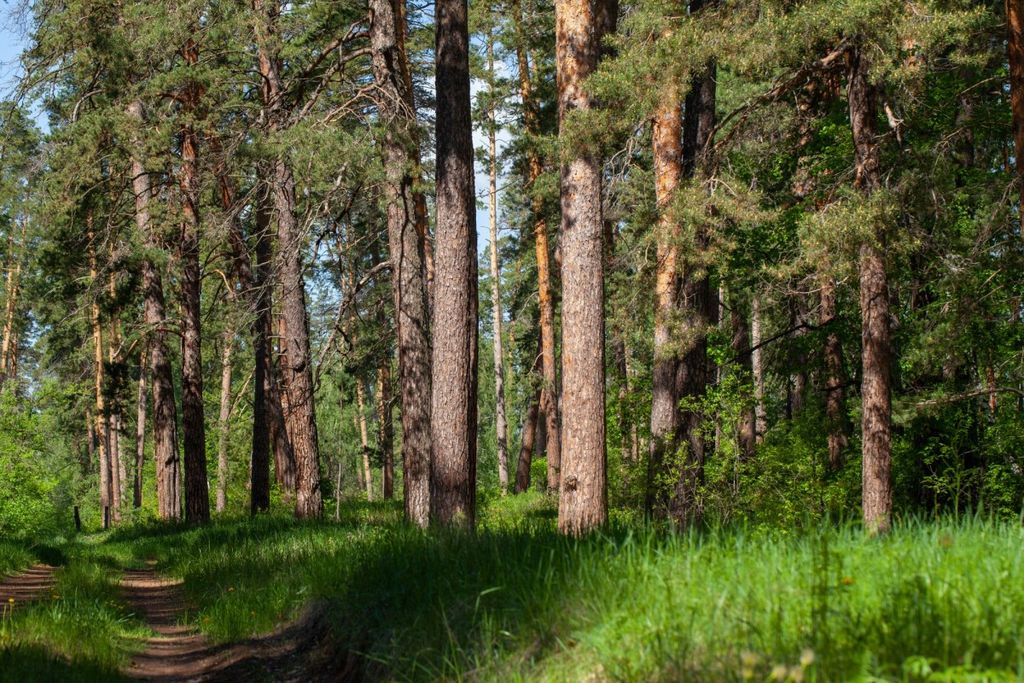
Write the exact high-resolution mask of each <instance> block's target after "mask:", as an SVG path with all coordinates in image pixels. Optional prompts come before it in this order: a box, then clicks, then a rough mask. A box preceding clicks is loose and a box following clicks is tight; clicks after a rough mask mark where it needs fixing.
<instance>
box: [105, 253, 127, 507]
mask: <svg viewBox="0 0 1024 683" xmlns="http://www.w3.org/2000/svg"><path fill="white" fill-rule="evenodd" d="M109 291H110V297H111V300H116V296H117V282H116V280H115V278H114V275H113V273H112V274H111V276H110V282H109ZM117 316H118V313H117V312H115V313H114V314H113V316H112V317H111V321H110V338H109V342H108V344H107V360H108V361H109V362H110V367H111V368H115V367H116V366H117V365H118V364H119V362H120V355H119V354H120V351H119V347H120V346H121V329H120V321H119V320H118V317H117ZM118 377H119V375H118V374H117V373H116V371H114V372H112V373H111V376H110V378H109V379H110V380H114V381H111V382H110V385H111V386H110V395H111V399H110V402H109V405H108V407H107V413H108V415H109V417H108V426H109V427H108V428H109V430H110V431H109V435H108V440H109V446H108V454H107V459H108V461H109V463H110V507H111V519H112V520H113V522H114V523H115V524H118V523H120V522H121V504H122V501H123V500H124V480H125V476H124V457H123V452H122V448H121V445H122V444H121V442H122V441H123V433H122V418H121V412H122V411H121V391H120V388H121V387H120V382H119V381H118Z"/></svg>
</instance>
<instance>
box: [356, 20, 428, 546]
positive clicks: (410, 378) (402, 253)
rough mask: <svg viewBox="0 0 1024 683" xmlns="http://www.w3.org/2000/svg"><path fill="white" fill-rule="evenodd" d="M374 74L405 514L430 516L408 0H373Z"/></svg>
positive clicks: (423, 243)
mask: <svg viewBox="0 0 1024 683" xmlns="http://www.w3.org/2000/svg"><path fill="white" fill-rule="evenodd" d="M370 9H371V17H372V18H371V21H370V44H371V47H372V51H373V59H372V64H373V74H374V79H375V81H376V85H377V87H378V89H379V90H380V92H381V97H380V102H379V105H378V106H379V109H380V116H381V118H382V119H385V120H388V121H391V125H389V126H387V128H386V130H385V133H384V136H383V144H382V151H383V155H384V161H385V173H386V177H387V182H386V183H385V189H384V191H385V197H386V199H387V221H388V252H389V255H390V259H391V285H392V291H393V297H394V301H395V319H396V327H397V333H396V334H397V340H398V383H399V395H400V400H401V413H400V414H401V419H402V473H403V485H404V492H403V497H404V506H405V519H406V521H408V522H410V523H412V524H415V525H416V526H420V527H425V526H426V525H427V523H428V521H429V518H430V457H431V456H430V450H431V449H430V407H431V394H432V392H431V386H430V382H431V376H430V375H431V371H430V355H431V351H430V332H429V330H430V321H429V314H430V307H429V299H428V285H427V280H428V272H427V258H426V247H427V226H426V217H427V216H426V203H425V200H424V197H423V193H422V192H420V191H418V190H417V189H416V188H417V184H418V180H419V174H418V169H419V150H418V146H417V145H418V137H419V136H418V134H417V128H416V113H415V109H414V108H413V95H412V79H411V75H410V72H409V63H408V58H407V55H406V51H405V17H404V14H403V11H404V2H403V0H370Z"/></svg>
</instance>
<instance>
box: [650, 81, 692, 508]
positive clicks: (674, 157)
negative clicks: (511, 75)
mask: <svg viewBox="0 0 1024 683" xmlns="http://www.w3.org/2000/svg"><path fill="white" fill-rule="evenodd" d="M663 93H664V94H663V96H662V98H661V101H660V103H659V105H658V108H657V110H656V111H655V113H654V129H653V132H652V135H651V141H652V145H653V154H654V191H655V198H656V200H657V203H658V209H659V211H660V216H659V218H658V224H657V226H656V227H655V230H656V233H655V234H656V236H657V250H656V260H655V266H654V268H655V270H654V368H653V371H652V378H651V441H650V454H649V458H648V461H647V496H646V505H645V507H646V511H647V514H651V513H652V512H653V510H654V505H655V502H656V498H657V497H658V495H657V492H656V491H655V482H656V476H655V475H656V474H658V473H660V472H661V471H662V468H663V467H664V463H665V460H666V457H672V456H673V455H674V454H675V452H676V448H677V447H678V441H677V439H678V436H679V418H680V415H679V397H678V396H677V395H676V373H677V372H678V369H679V360H680V359H679V352H678V349H679V342H678V340H677V339H676V335H675V334H674V330H673V322H674V321H675V319H676V318H677V317H678V316H677V313H676V306H677V303H678V298H679V293H678V290H679V264H678V261H679V253H678V252H679V241H680V239H681V226H680V224H679V222H678V221H677V220H676V219H675V217H674V216H673V215H672V207H671V203H672V201H673V200H674V199H675V193H676V189H677V188H678V186H679V181H680V180H681V177H682V170H683V167H682V161H683V159H682V145H683V138H682V135H683V128H682V107H681V105H680V102H679V96H678V93H677V92H676V90H675V87H674V86H672V85H669V86H667V87H666V88H664V90H663Z"/></svg>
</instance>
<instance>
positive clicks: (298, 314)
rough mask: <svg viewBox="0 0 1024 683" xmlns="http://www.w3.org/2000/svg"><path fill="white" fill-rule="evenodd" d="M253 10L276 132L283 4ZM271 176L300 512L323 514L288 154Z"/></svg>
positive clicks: (280, 120) (280, 109) (300, 244)
mask: <svg viewBox="0 0 1024 683" xmlns="http://www.w3.org/2000/svg"><path fill="white" fill-rule="evenodd" d="M253 10H254V12H255V15H256V18H257V20H256V31H255V34H256V43H257V50H258V53H259V54H258V58H259V72H260V76H261V78H262V80H263V85H262V88H261V94H262V98H263V105H264V108H265V110H266V113H267V120H268V122H269V125H270V130H271V131H272V132H277V131H279V130H280V129H281V127H282V126H283V125H284V121H285V119H286V117H287V112H286V111H285V110H284V106H283V98H284V88H283V85H282V83H281V74H280V69H281V57H280V55H279V54H278V53H277V49H278V48H279V42H278V41H279V36H278V35H277V19H278V17H279V13H280V7H279V6H278V5H277V0H273V2H272V3H269V4H267V3H265V2H264V0H253ZM267 180H268V181H269V184H270V188H271V196H272V197H273V205H274V209H275V214H276V216H277V238H278V248H279V251H280V266H279V269H278V273H279V277H280V285H281V317H282V320H283V322H284V325H285V329H286V330H287V338H286V339H283V340H282V344H283V348H282V351H283V354H282V355H283V358H282V367H281V372H282V378H283V383H284V386H285V394H286V397H287V400H288V406H287V409H286V411H285V424H286V427H287V435H288V438H289V440H290V441H291V446H292V453H293V454H294V457H295V516H296V517H299V518H311V517H320V516H321V515H322V514H323V499H322V497H321V493H320V446H319V442H318V440H317V431H316V407H315V404H314V398H313V366H312V358H311V356H310V350H309V322H308V319H307V316H306V289H305V283H304V279H303V274H302V271H303V265H302V260H303V259H302V253H303V251H304V248H305V239H304V235H303V234H302V231H301V229H300V226H299V224H298V220H297V219H296V215H295V203H296V202H295V178H294V176H293V175H292V171H291V169H290V168H289V167H288V164H287V162H286V160H285V158H284V157H283V156H279V157H278V158H276V159H274V160H273V161H272V162H271V164H270V174H269V177H268V178H267Z"/></svg>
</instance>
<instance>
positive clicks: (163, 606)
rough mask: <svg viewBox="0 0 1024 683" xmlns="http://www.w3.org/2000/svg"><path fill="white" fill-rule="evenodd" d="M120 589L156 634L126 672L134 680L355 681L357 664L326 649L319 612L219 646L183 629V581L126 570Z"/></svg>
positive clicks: (151, 572) (312, 611) (205, 682)
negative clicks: (355, 665)
mask: <svg viewBox="0 0 1024 683" xmlns="http://www.w3.org/2000/svg"><path fill="white" fill-rule="evenodd" d="M121 587H122V591H123V594H124V597H125V600H126V601H127V602H128V604H129V605H130V606H131V608H132V609H133V610H134V611H135V613H136V614H137V615H138V616H139V617H141V618H142V619H144V620H145V621H146V623H147V624H148V625H149V627H150V628H151V629H152V630H153V631H155V632H156V634H157V635H156V636H155V637H153V638H150V639H148V640H146V641H145V643H144V649H143V651H142V652H141V653H139V654H138V655H136V656H135V658H134V659H133V660H132V663H131V665H130V667H129V668H128V669H127V670H126V671H125V672H124V673H125V674H126V675H127V676H128V677H130V678H133V679H136V680H144V681H159V682H166V683H170V682H171V681H175V682H180V681H187V682H193V681H195V682H199V681H202V682H203V683H210V682H217V683H220V682H222V681H223V682H225V683H226V682H227V681H232V682H233V681H249V680H261V681H262V680H266V681H337V680H354V679H355V678H357V676H355V677H354V676H352V673H353V672H352V671H351V669H350V667H351V666H352V663H353V661H354V660H351V659H350V658H348V657H345V656H344V655H343V656H342V657H340V658H338V657H335V656H334V654H333V649H332V648H331V647H330V646H329V645H328V642H327V638H326V634H327V628H326V624H325V621H324V619H323V614H324V613H323V610H321V609H317V608H311V609H308V610H306V612H305V613H304V614H303V616H302V617H300V618H299V619H297V620H295V621H294V622H291V623H290V624H287V625H285V626H284V627H282V628H280V629H278V630H276V631H274V632H273V633H271V634H268V635H265V636H261V637H257V638H253V639H250V640H246V641H243V642H240V643H229V644H221V645H216V644H213V643H211V642H210V641H209V639H207V638H206V637H205V636H203V635H202V634H200V633H198V632H197V631H196V630H195V629H193V628H192V627H189V626H185V625H182V623H181V622H182V619H183V617H184V614H185V611H186V610H187V609H188V604H187V601H186V599H185V593H184V590H183V589H182V584H181V581H178V580H174V579H169V578H166V577H163V576H161V575H160V574H158V573H157V572H156V570H155V569H154V568H152V567H149V568H147V569H141V570H130V571H126V572H125V573H124V577H123V578H122V579H121Z"/></svg>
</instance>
